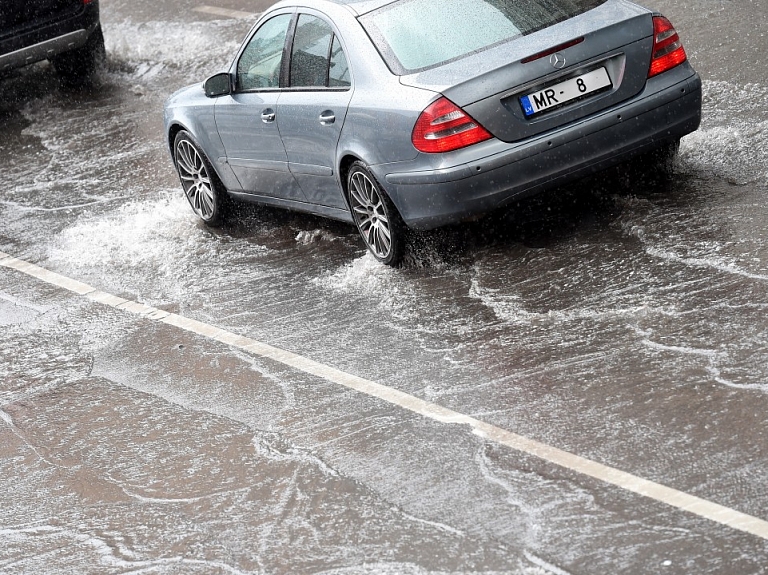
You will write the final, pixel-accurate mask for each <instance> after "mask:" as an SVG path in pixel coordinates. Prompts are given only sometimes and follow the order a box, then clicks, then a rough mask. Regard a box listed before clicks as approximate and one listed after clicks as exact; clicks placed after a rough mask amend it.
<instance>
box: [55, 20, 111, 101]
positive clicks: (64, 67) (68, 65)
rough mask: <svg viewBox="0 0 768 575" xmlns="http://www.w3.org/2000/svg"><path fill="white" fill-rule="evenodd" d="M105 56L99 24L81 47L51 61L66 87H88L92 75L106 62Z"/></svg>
mask: <svg viewBox="0 0 768 575" xmlns="http://www.w3.org/2000/svg"><path fill="white" fill-rule="evenodd" d="M106 54H107V53H106V50H105V49H104V35H103V34H102V32H101V24H99V25H97V26H96V29H95V30H94V31H93V33H92V34H91V35H90V37H89V38H88V41H87V42H86V43H85V44H84V45H83V46H81V47H80V48H76V49H75V50H70V51H69V52H65V53H64V54H59V55H58V56H56V57H55V58H53V60H52V61H53V65H54V67H55V68H56V71H57V72H58V74H59V77H60V78H61V81H62V82H63V83H64V84H65V85H66V86H68V87H79V86H84V85H88V84H89V83H90V82H91V81H92V80H93V76H94V74H95V73H96V72H97V71H98V70H99V68H101V67H103V66H104V63H105V62H106V60H107V55H106Z"/></svg>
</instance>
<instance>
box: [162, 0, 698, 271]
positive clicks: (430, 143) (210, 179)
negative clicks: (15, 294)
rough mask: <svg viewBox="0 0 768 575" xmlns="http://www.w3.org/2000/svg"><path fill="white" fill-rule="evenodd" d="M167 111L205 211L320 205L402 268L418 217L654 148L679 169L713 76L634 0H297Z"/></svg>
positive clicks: (281, 5) (182, 173)
mask: <svg viewBox="0 0 768 575" xmlns="http://www.w3.org/2000/svg"><path fill="white" fill-rule="evenodd" d="M164 117H165V131H166V136H167V139H168V146H169V149H170V152H171V156H172V158H173V162H174V165H175V166H176V169H177V171H178V173H179V177H180V178H181V185H182V187H183V189H184V192H185V193H186V196H187V198H188V199H189V203H190V204H191V206H192V209H193V210H194V211H195V212H196V213H197V215H198V216H199V217H200V218H202V220H203V221H204V222H205V223H207V224H209V225H212V226H215V225H219V224H221V223H222V222H223V221H224V220H225V218H226V217H227V215H228V212H230V211H231V207H232V202H233V201H235V200H247V201H253V202H259V203H263V204H270V205H275V206H280V207H284V208H289V209H293V210H301V211H305V212H311V213H314V214H320V215H323V216H327V217H330V218H335V219H339V220H344V221H348V222H350V223H354V224H355V225H356V226H357V228H358V230H359V231H360V235H361V236H362V238H363V241H364V242H365V244H366V246H367V247H368V249H369V250H370V251H371V253H372V254H373V255H374V257H376V258H377V259H378V260H379V261H381V262H383V263H384V264H388V265H397V264H398V263H399V262H400V261H401V258H402V256H403V252H404V247H405V236H406V234H407V230H408V229H409V228H412V229H430V228H435V227H438V226H440V225H444V224H448V223H452V222H459V221H462V220H465V219H468V218H472V217H476V216H479V215H482V214H484V213H487V212H489V211H492V210H495V209H497V208H500V207H502V206H505V205H507V204H509V203H510V202H512V201H513V200H515V199H518V198H519V197H520V196H521V195H525V194H531V193H534V192H537V191H540V190H543V189H547V188H551V187H553V186H556V185H560V184H562V183H564V182H566V181H568V180H571V179H574V178H578V177H582V176H584V175H587V174H590V173H593V172H595V171H597V170H602V169H605V168H607V167H610V166H612V165H615V164H617V163H619V162H623V161H626V160H628V159H631V158H633V157H636V156H640V155H643V157H644V158H647V157H648V155H649V154H650V155H651V156H652V157H654V158H656V159H658V164H656V165H654V164H652V163H651V164H648V165H649V169H652V170H656V169H658V170H663V169H665V168H666V166H667V165H668V160H669V158H671V157H672V156H674V154H675V153H676V151H677V147H678V144H679V141H680V138H681V137H682V136H684V135H686V134H688V133H690V132H692V131H694V130H696V129H697V128H698V126H699V122H700V119H701V80H700V78H699V76H698V75H697V74H696V72H695V71H694V70H693V68H692V67H691V66H690V64H689V63H688V61H687V56H686V53H685V49H684V48H683V45H682V43H681V41H680V38H679V36H678V34H677V32H676V31H675V28H674V27H673V26H672V24H671V23H670V22H669V20H667V19H666V18H664V17H663V16H662V15H660V14H657V13H654V12H652V11H650V10H647V9H645V8H643V7H641V6H638V5H637V4H634V3H632V2H629V1H627V0H440V2H435V1H434V0H303V1H302V2H300V3H296V2H295V1H291V0H285V1H282V2H278V3H277V4H275V5H274V6H273V7H272V8H270V9H269V10H268V11H266V12H265V13H264V14H263V15H262V16H261V17H260V18H259V19H258V21H257V22H256V24H255V25H254V26H253V28H252V29H251V31H250V32H249V33H248V35H247V36H246V38H245V41H244V42H243V44H242V46H241V47H240V49H239V50H238V52H237V53H236V54H235V57H234V59H233V60H232V63H231V65H230V66H229V69H228V70H226V71H224V72H221V73H219V74H216V75H214V76H212V77H210V78H208V79H207V80H206V81H205V82H204V83H203V84H197V85H194V86H190V87H187V88H184V89H182V90H181V91H179V92H177V93H176V94H174V95H173V96H171V97H170V98H169V99H168V101H167V102H166V105H165V110H164Z"/></svg>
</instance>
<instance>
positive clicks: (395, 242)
mask: <svg viewBox="0 0 768 575" xmlns="http://www.w3.org/2000/svg"><path fill="white" fill-rule="evenodd" d="M347 199H348V201H349V209H350V211H351V213H352V218H353V220H354V221H355V225H356V226H357V230H358V231H359V232H360V236H361V237H362V238H363V242H365V245H366V247H367V248H368V251H370V252H371V254H372V255H373V257H374V258H376V259H377V260H379V261H380V262H381V263H383V264H385V265H388V266H392V267H397V266H398V265H400V263H401V261H402V258H403V254H404V252H405V233H406V227H405V224H404V223H403V220H402V218H401V217H400V214H399V213H398V212H397V209H396V208H395V206H394V204H393V203H392V201H391V200H390V199H389V197H388V196H387V194H386V193H385V192H384V190H382V189H381V186H380V185H379V184H378V182H377V181H376V178H375V177H374V176H373V174H372V173H371V172H370V170H369V169H368V168H367V166H366V165H365V164H364V163H363V162H360V161H356V162H354V163H353V164H352V165H351V166H350V168H349V172H348V173H347Z"/></svg>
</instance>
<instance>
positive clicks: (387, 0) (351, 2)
mask: <svg viewBox="0 0 768 575" xmlns="http://www.w3.org/2000/svg"><path fill="white" fill-rule="evenodd" d="M396 1H397V0H305V1H303V2H302V1H300V0H283V1H282V2H280V3H279V6H295V5H305V6H308V7H312V6H313V5H318V6H319V5H322V4H340V5H342V6H347V7H348V8H349V9H350V10H351V11H352V12H353V13H354V14H355V15H357V16H361V15H362V14H366V13H368V12H371V11H373V10H376V9H377V8H381V7H382V6H386V5H387V4H392V3H394V2H396ZM276 6H277V5H276Z"/></svg>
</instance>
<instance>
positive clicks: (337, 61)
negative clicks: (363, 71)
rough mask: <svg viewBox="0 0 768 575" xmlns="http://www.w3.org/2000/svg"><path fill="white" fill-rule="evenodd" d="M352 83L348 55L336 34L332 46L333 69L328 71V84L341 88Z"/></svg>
mask: <svg viewBox="0 0 768 575" xmlns="http://www.w3.org/2000/svg"><path fill="white" fill-rule="evenodd" d="M351 85H352V82H350V79H349V65H348V64H347V57H346V56H344V50H342V49H341V44H340V43H339V39H338V38H337V37H335V36H334V38H333V45H332V47H331V69H330V71H329V72H328V86H329V87H331V88H339V87H347V86H351Z"/></svg>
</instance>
